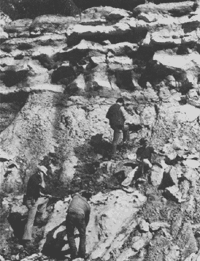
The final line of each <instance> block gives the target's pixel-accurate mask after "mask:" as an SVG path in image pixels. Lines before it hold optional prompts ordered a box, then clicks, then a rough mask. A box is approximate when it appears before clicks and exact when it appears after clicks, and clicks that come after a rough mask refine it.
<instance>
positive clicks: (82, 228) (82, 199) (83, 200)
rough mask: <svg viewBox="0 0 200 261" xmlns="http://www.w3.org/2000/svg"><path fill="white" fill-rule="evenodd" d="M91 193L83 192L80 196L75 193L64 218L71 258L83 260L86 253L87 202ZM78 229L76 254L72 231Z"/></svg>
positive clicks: (88, 209)
mask: <svg viewBox="0 0 200 261" xmlns="http://www.w3.org/2000/svg"><path fill="white" fill-rule="evenodd" d="M90 197H91V193H89V192H86V191H83V192H82V193H81V195H80V194H78V193H76V194H75V195H74V196H73V198H72V201H71V203H70V205H69V208H68V211H67V217H66V229H67V237H68V241H69V247H70V250H71V258H72V259H75V258H77V257H81V258H85V254H86V253H85V252H86V227H87V225H88V222H89V218H90V205H89V203H88V200H89V199H90ZM75 227H76V228H77V229H78V231H79V234H80V243H79V250H78V253H77V248H76V243H75V239H74V229H75Z"/></svg>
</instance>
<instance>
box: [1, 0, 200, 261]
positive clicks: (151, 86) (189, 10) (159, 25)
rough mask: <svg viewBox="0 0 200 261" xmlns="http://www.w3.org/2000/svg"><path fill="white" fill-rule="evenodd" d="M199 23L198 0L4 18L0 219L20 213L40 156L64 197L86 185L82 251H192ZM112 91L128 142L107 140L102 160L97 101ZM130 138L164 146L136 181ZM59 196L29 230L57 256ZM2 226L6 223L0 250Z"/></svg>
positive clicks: (167, 256) (120, 255) (53, 187)
mask: <svg viewBox="0 0 200 261" xmlns="http://www.w3.org/2000/svg"><path fill="white" fill-rule="evenodd" d="M5 21H6V22H5ZM199 22H200V19H199V7H198V2H195V3H194V2H192V1H186V2H179V3H162V4H157V5H156V4H155V3H146V4H144V3H143V4H141V5H139V6H137V7H135V8H134V9H133V10H131V9H129V10H127V8H125V9H118V8H114V7H111V6H100V7H92V8H89V9H86V10H84V11H83V12H82V13H81V16H80V15H77V16H75V17H65V16H55V15H44V16H40V17H37V18H35V19H33V20H32V19H20V20H15V21H9V20H6V19H4V22H2V23H1V32H2V33H0V42H1V44H0V57H1V59H0V95H1V96H0V99H1V105H0V106H1V112H0V114H1V121H0V130H1V133H0V144H1V149H0V187H1V191H2V192H3V194H2V197H3V205H2V213H3V214H2V215H4V218H5V216H6V215H7V214H8V212H9V211H10V212H11V214H12V213H15V212H18V213H21V215H25V213H26V211H27V210H26V208H24V207H22V194H23V191H24V189H25V187H26V182H27V180H28V178H29V177H30V175H31V174H32V173H34V171H35V169H36V167H37V164H38V163H41V162H42V163H43V164H44V165H45V166H46V167H47V168H48V175H49V184H48V186H49V190H50V192H51V193H54V194H56V195H59V194H62V195H64V196H65V197H66V198H67V196H68V189H69V187H73V188H79V189H82V188H84V189H87V188H90V189H91V188H92V189H93V192H94V194H96V195H95V196H93V198H92V203H91V204H92V206H93V207H92V208H93V214H92V218H91V222H90V225H89V227H88V235H87V237H88V251H89V254H90V259H91V260H98V259H99V260H119V261H123V260H124V261H125V260H128V259H130V258H135V260H158V261H159V260H177V261H178V260H180V258H181V260H198V258H199V255H198V253H197V252H198V247H199V232H198V230H199V226H198V224H199V218H200V217H199V214H198V209H199V204H198V200H199V175H198V171H199V158H200V154H199V152H200V147H199V135H198V134H199V130H200V126H199V115H200V109H199V107H200V100H199V94H200V93H199V86H200V85H199V74H200V63H199V37H198V34H199V29H198V27H199ZM118 97H123V98H124V99H125V101H126V109H127V111H128V112H129V114H130V116H129V127H130V131H131V143H130V144H129V145H127V146H126V147H125V146H120V147H119V149H120V153H119V156H120V157H121V158H120V159H119V160H117V161H114V162H113V161H109V160H105V159H106V157H107V156H108V155H109V152H110V150H111V147H110V144H111V141H112V130H111V128H110V126H109V123H108V120H107V119H106V112H107V110H108V108H109V106H110V105H111V104H113V103H114V102H115V100H116V98H118ZM141 137H147V138H148V140H149V143H150V144H151V145H152V146H153V147H154V148H155V149H156V150H160V151H162V152H163V153H165V157H162V156H155V157H154V159H153V168H152V170H151V171H150V173H149V176H148V179H147V180H146V181H145V182H144V183H139V184H138V183H137V182H135V179H136V178H137V177H136V176H137V171H136V169H135V167H136V162H135V152H136V150H137V148H138V147H139V140H140V138H141ZM104 193H105V194H104ZM16 195H18V197H19V198H18V200H19V204H18V207H16V205H15V204H14V203H13V200H14V199H15V198H16ZM68 199H69V198H67V199H66V200H65V201H59V202H57V203H56V204H53V203H52V204H51V207H52V208H54V210H53V209H52V208H51V207H50V208H49V212H50V213H51V215H50V219H49V221H48V223H47V224H46V226H44V227H43V228H42V229H38V228H36V229H35V230H36V231H35V240H36V242H37V243H38V242H39V243H38V245H39V250H40V251H43V255H47V256H51V255H52V254H53V253H52V252H49V251H50V249H51V246H52V245H55V246H56V247H57V248H56V249H55V252H56V253H57V254H58V255H59V254H60V253H61V252H62V251H61V250H62V249H61V246H62V247H64V246H65V247H66V249H65V250H66V253H68V252H67V246H66V245H67V241H66V238H65V231H64V227H62V225H61V224H62V222H63V221H64V219H65V211H66V209H67V206H68ZM133 201H134V202H133ZM137 202H139V203H138V205H137V204H136V203H137ZM54 203H55V202H54ZM135 204H136V206H135ZM11 205H13V206H11ZM116 213H117V214H116ZM119 213H121V214H119ZM55 215H56V219H55V218H54V217H55ZM58 217H59V218H58ZM122 224H123V225H122ZM8 228H9V225H8V223H6V224H5V227H3V231H4V238H3V241H2V242H4V243H3V247H2V249H3V248H5V246H6V242H7V240H8V238H10V231H11V230H9V232H6V231H8V230H6V229H8ZM59 229H60V230H61V231H60V230H59ZM59 231H60V232H59ZM62 231H64V232H62ZM53 233H55V234H56V235H58V234H59V236H58V237H57V236H56V235H55V236H54V234H53ZM60 237H61V238H60ZM64 238H65V239H64ZM46 240H47V241H46ZM48 240H49V241H48ZM59 240H60V241H59ZM48 244H49V245H48ZM8 252H9V251H8ZM1 254H2V255H4V257H5V258H6V255H7V256H9V254H8V253H7V254H5V252H3V250H1ZM18 254H19V253H18ZM23 255H24V253H23ZM40 255H41V254H39V255H36V256H35V257H33V260H37V258H41V256H40ZM39 256H40V257H39ZM13 258H17V257H16V255H15V257H13ZM20 258H21V259H22V256H21V257H20ZM34 258H36V259H34ZM43 258H44V259H45V256H43ZM192 258H193V259H192Z"/></svg>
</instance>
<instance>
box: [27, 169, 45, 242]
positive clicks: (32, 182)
mask: <svg viewBox="0 0 200 261" xmlns="http://www.w3.org/2000/svg"><path fill="white" fill-rule="evenodd" d="M44 175H47V169H46V167H44V166H38V169H37V172H36V173H35V174H33V175H32V176H31V177H30V178H29V180H28V183H27V191H26V200H25V204H26V206H27V208H28V210H29V212H28V220H27V223H26V225H25V229H24V234H23V237H22V239H23V241H24V243H29V242H30V241H31V240H32V228H33V224H34V220H35V216H36V213H37V211H39V213H40V216H41V218H44V214H45V210H46V206H47V203H48V201H49V195H46V194H45V191H44V189H45V181H44Z"/></svg>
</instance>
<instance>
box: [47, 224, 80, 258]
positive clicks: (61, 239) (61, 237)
mask: <svg viewBox="0 0 200 261" xmlns="http://www.w3.org/2000/svg"><path fill="white" fill-rule="evenodd" d="M61 226H65V221H63V222H62V223H61V224H60V225H58V226H56V227H55V228H54V229H52V230H51V231H49V233H48V234H47V236H46V242H45V244H44V246H43V249H42V253H43V254H44V255H46V256H49V257H51V258H56V259H64V258H65V255H68V254H70V249H67V250H62V249H63V247H64V246H65V245H67V244H68V240H67V239H65V237H66V229H65V230H63V231H60V232H58V233H57V234H56V237H55V236H54V234H55V233H56V230H57V229H59V228H60V227H61ZM77 237H79V235H74V238H77ZM66 238H67V237H66Z"/></svg>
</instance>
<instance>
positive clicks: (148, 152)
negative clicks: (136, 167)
mask: <svg viewBox="0 0 200 261" xmlns="http://www.w3.org/2000/svg"><path fill="white" fill-rule="evenodd" d="M140 145H141V147H140V148H138V150H137V151H136V155H137V161H139V162H140V163H141V172H142V173H141V174H142V176H144V174H145V172H146V171H147V170H148V169H151V168H152V167H153V165H152V162H151V160H152V155H153V154H154V153H155V154H157V155H160V156H165V154H164V153H161V152H158V151H156V150H155V149H154V148H153V147H151V146H148V140H147V139H145V138H142V139H141V140H140Z"/></svg>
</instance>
